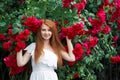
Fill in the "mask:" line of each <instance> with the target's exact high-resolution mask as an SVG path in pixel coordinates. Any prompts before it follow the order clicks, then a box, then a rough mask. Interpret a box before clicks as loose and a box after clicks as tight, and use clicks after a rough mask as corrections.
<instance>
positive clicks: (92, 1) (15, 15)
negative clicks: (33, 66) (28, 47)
mask: <svg viewBox="0 0 120 80" xmlns="http://www.w3.org/2000/svg"><path fill="white" fill-rule="evenodd" d="M21 1H22V0H21ZM21 1H20V0H1V1H0V33H2V34H4V35H7V28H6V27H7V26H8V25H10V24H11V25H13V33H14V34H15V33H17V32H20V31H22V30H23V29H24V27H23V26H22V25H21V17H22V16H23V15H27V16H32V15H34V16H35V17H37V18H39V19H42V18H47V19H51V20H54V21H58V23H59V26H58V27H59V29H60V28H61V26H65V27H68V26H70V25H72V24H74V23H76V22H82V18H84V19H85V22H86V23H85V29H86V30H87V29H88V28H89V27H91V24H90V23H89V21H88V17H93V18H96V12H97V11H98V7H99V6H100V5H101V4H102V3H103V1H102V0H87V5H86V7H85V9H84V10H82V12H81V16H80V18H79V17H78V15H77V9H73V10H71V9H70V8H62V1H61V0H25V1H24V3H22V2H21ZM80 1H81V0H75V1H74V2H76V3H78V2H80ZM109 1H110V2H111V3H112V2H113V0H109ZM108 10H109V6H106V8H105V11H106V13H107V11H108ZM109 16H110V15H109V14H108V15H107V18H108V19H109ZM66 20H67V21H68V22H69V23H68V24H64V21H66ZM106 23H107V24H109V25H111V28H112V31H111V32H110V33H109V34H107V35H103V34H100V33H99V34H98V38H99V42H98V44H97V45H96V46H95V47H94V48H93V49H92V52H91V54H90V55H89V56H85V55H84V57H83V59H82V60H81V61H77V62H76V64H75V65H73V66H68V65H67V63H66V62H65V64H64V66H63V67H60V68H58V70H57V71H56V72H57V74H58V77H59V80H72V79H74V74H75V73H78V74H79V79H81V80H97V76H96V72H101V71H102V70H104V67H105V65H104V64H103V60H105V61H106V64H108V63H110V62H109V58H110V57H111V56H114V55H116V54H118V53H119V48H120V47H119V44H116V48H113V47H112V43H113V42H112V38H113V36H114V35H117V36H120V31H116V28H117V24H116V22H114V23H109V22H106ZM16 26H19V27H20V28H19V29H18V28H16ZM59 31H60V30H59ZM33 35H34V34H31V36H30V39H29V40H28V41H27V43H30V42H33V41H34V36H33ZM88 36H90V35H85V36H82V37H81V36H76V37H75V38H74V39H73V44H75V43H76V42H79V43H82V41H84V38H85V37H88ZM2 43H3V42H2V41H1V42H0V50H3V49H2ZM2 54H4V53H2ZM2 59H3V57H0V69H1V71H2V65H3V63H2ZM24 74H25V75H24ZM3 76H4V74H2V77H3ZM28 76H29V74H28V72H27V73H26V72H23V73H20V74H18V75H16V76H14V77H12V78H11V79H12V80H21V78H23V77H24V78H23V79H22V80H26V78H28Z"/></svg>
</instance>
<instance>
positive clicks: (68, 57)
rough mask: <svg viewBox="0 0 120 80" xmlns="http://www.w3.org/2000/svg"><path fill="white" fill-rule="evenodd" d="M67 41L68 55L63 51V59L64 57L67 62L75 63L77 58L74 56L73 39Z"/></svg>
mask: <svg viewBox="0 0 120 80" xmlns="http://www.w3.org/2000/svg"><path fill="white" fill-rule="evenodd" d="M66 41H67V46H68V53H67V52H65V51H62V57H63V59H65V60H67V61H75V56H74V54H73V45H72V42H71V39H68V37H66Z"/></svg>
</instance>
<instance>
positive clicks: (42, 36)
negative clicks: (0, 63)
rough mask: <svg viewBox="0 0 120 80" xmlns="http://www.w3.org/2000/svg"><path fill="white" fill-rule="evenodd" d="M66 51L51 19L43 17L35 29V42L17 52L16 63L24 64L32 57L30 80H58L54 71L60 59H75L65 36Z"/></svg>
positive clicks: (59, 64) (59, 63)
mask: <svg viewBox="0 0 120 80" xmlns="http://www.w3.org/2000/svg"><path fill="white" fill-rule="evenodd" d="M66 41H67V46H68V53H67V52H66V51H65V49H64V47H63V45H62V44H61V42H60V40H59V38H58V32H57V28H56V26H55V24H54V22H53V21H51V20H47V19H45V20H44V21H43V24H42V25H41V26H40V28H39V29H38V31H37V36H36V42H35V43H31V44H30V45H29V46H27V47H26V48H25V49H24V50H26V52H25V54H24V55H22V50H21V51H20V52H18V53H17V65H18V66H24V65H25V64H26V63H27V62H28V61H29V60H30V57H32V73H31V76H30V80H58V77H57V74H56V72H55V71H54V70H55V69H57V66H61V65H62V59H64V60H67V61H75V56H74V54H73V52H72V50H73V45H72V43H71V40H70V39H68V38H67V37H66Z"/></svg>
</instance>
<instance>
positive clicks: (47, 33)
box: [41, 24, 52, 40]
mask: <svg viewBox="0 0 120 80" xmlns="http://www.w3.org/2000/svg"><path fill="white" fill-rule="evenodd" d="M41 36H42V38H43V39H44V40H49V39H50V38H51V36H52V31H51V29H50V28H49V27H48V26H47V25H45V24H42V26H41Z"/></svg>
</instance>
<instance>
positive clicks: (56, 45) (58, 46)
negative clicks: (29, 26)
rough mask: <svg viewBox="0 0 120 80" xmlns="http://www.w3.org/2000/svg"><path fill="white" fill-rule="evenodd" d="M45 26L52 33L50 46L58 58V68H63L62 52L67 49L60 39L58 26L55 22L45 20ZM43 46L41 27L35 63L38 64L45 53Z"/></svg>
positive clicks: (38, 33) (37, 38)
mask: <svg viewBox="0 0 120 80" xmlns="http://www.w3.org/2000/svg"><path fill="white" fill-rule="evenodd" d="M43 24H45V25H47V26H48V27H49V28H50V29H51V31H52V36H51V38H50V45H51V47H52V49H53V50H54V53H55V54H56V55H57V57H58V66H61V65H62V56H61V51H65V49H64V47H63V45H62V43H61V42H60V39H59V37H58V31H57V28H56V25H55V23H54V22H53V21H51V20H48V19H45V20H44V21H43ZM43 45H44V39H43V38H42V36H41V27H40V28H39V30H38V31H37V37H36V48H35V57H34V60H35V63H37V61H38V59H39V58H40V57H41V55H42V53H43Z"/></svg>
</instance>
